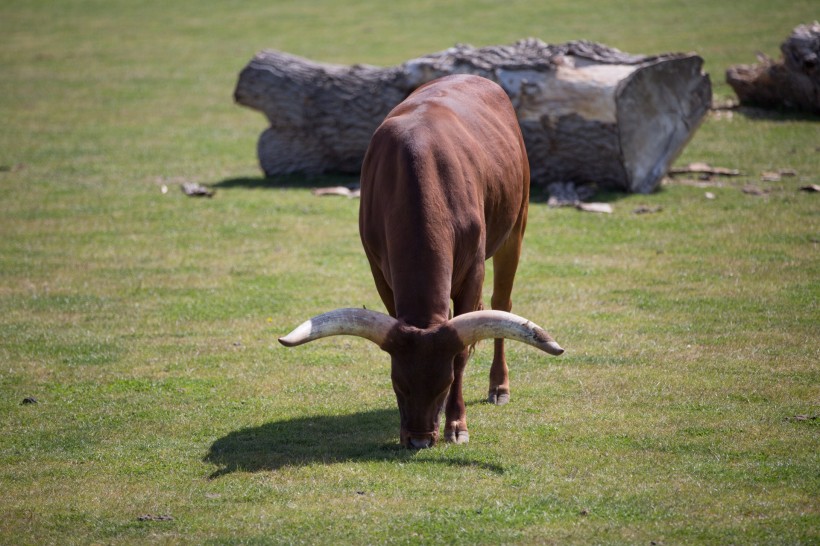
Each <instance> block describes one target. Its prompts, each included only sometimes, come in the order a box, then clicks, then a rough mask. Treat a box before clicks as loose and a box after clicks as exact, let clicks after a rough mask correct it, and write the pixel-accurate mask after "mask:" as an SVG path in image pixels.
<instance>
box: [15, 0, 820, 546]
mask: <svg viewBox="0 0 820 546" xmlns="http://www.w3.org/2000/svg"><path fill="white" fill-rule="evenodd" d="M346 4H348V3H345V2H340V1H330V0H327V1H319V0H299V1H268V2H258V1H252V2H215V1H214V2H192V1H177V2H167V1H166V2H158V1H154V0H147V1H142V2H125V1H111V0H108V1H106V2H101V1H79V0H77V1H73V2H72V1H68V0H49V1H33V0H32V1H22V0H20V1H15V0H6V1H4V2H3V3H2V4H0V75H2V76H0V120H2V124H0V191H2V196H1V197H0V438H2V441H0V490H2V494H0V543H2V544H88V543H96V544H132V543H192V544H203V543H212V544H238V543H253V544H267V543H271V544H279V543H282V544H316V543H327V544H331V543H332V544H339V543H342V544H344V543H350V544H358V543H362V544H364V543H368V544H379V543H395V544H416V543H424V544H439V543H453V544H457V543H463V544H498V543H507V544H509V543H516V544H529V543H546V544H572V543H577V544H646V545H648V544H651V543H655V544H684V543H687V544H689V543H703V544H817V543H819V542H820V501H818V498H820V471H819V470H820V456H819V455H818V453H819V452H820V450H818V447H820V442H819V440H820V427H819V426H818V425H820V420H818V419H817V416H818V415H819V414H820V371H819V369H818V361H820V351H819V350H818V346H817V339H818V334H819V333H820V328H818V323H819V322H820V310H818V300H819V299H820V288H818V279H820V260H818V244H820V204H818V200H817V199H818V198H817V197H816V196H815V195H813V194H808V193H805V192H800V191H799V190H798V188H799V187H800V186H802V185H806V184H820V123H819V122H818V119H817V118H810V117H805V116H796V115H791V114H784V113H761V112H754V111H746V112H745V113H741V112H735V113H734V115H733V117H731V118H728V117H726V116H711V117H710V118H709V119H708V120H707V121H706V122H705V123H704V125H703V126H702V127H701V129H700V130H699V132H698V133H697V135H696V137H695V138H694V139H693V141H692V142H691V144H690V145H689V147H688V148H687V149H686V150H685V152H684V154H683V156H682V157H681V158H680V159H679V162H680V163H687V162H690V161H708V162H710V163H712V164H714V165H719V166H725V167H732V168H738V169H741V170H742V171H743V173H744V175H743V176H741V177H738V178H733V179H730V180H724V181H720V182H721V185H720V186H716V187H710V188H702V187H697V186H694V185H687V184H683V183H680V182H678V183H674V184H670V185H667V186H665V187H664V188H663V189H662V190H661V191H659V192H657V193H655V194H653V195H648V196H623V195H604V196H602V198H603V199H607V200H609V201H611V202H612V204H613V206H614V207H615V212H614V214H612V215H593V214H583V213H579V212H577V211H575V210H567V209H550V208H548V207H547V206H546V204H545V202H544V200H543V199H540V196H538V198H537V199H535V200H534V201H533V203H532V206H531V210H530V223H529V227H528V232H527V237H526V240H525V251H524V257H523V263H522V265H521V268H520V272H519V276H518V279H517V286H516V290H515V292H514V294H513V298H514V306H515V307H514V310H515V311H516V312H518V313H520V314H522V315H525V316H527V317H530V318H531V319H533V320H535V321H536V322H538V323H540V324H542V325H543V326H545V327H546V328H547V329H549V330H550V331H551V333H552V334H553V335H554V336H555V337H556V339H557V340H558V341H559V343H561V345H562V346H564V347H565V348H566V349H567V354H565V355H564V356H562V357H561V358H560V359H553V358H548V357H546V356H544V355H542V354H539V353H537V352H536V351H535V350H533V349H531V348H529V347H526V346H522V345H519V344H510V345H509V360H510V368H511V380H512V389H513V400H512V402H511V403H510V404H509V405H507V406H504V407H501V408H497V407H493V406H489V405H487V404H484V403H482V400H483V399H484V396H485V393H486V387H487V373H488V370H489V365H490V360H491V357H492V354H491V347H490V344H483V345H481V346H479V348H478V350H477V352H476V355H475V357H474V359H473V360H472V361H471V363H470V365H469V366H468V370H467V374H466V386H465V398H466V399H467V402H468V416H469V420H470V432H471V443H470V444H469V445H467V446H448V445H441V446H437V447H435V448H434V449H430V450H425V451H422V452H409V451H406V450H403V449H400V448H399V446H398V411H397V409H396V406H395V398H394V395H393V392H392V388H391V385H390V377H389V359H388V357H387V355H385V354H383V353H381V352H380V351H379V350H378V349H377V348H376V347H374V346H372V344H369V343H367V342H365V341H362V340H357V339H353V338H330V339H327V340H324V341H322V342H317V343H314V344H310V345H307V346H304V347H300V348H297V349H285V348H283V347H280V346H279V344H278V343H276V337H277V336H278V335H282V334H283V333H286V332H287V331H289V329H290V328H292V327H294V326H296V325H297V324H298V323H300V322H301V321H302V320H304V319H306V318H307V317H309V316H311V315H313V314H317V313H320V312H323V311H326V310H329V309H331V308H336V307H343V306H360V305H366V306H367V307H368V308H371V309H382V306H381V303H380V301H379V300H378V296H377V294H376V291H375V288H374V286H373V284H372V280H371V278H370V273H369V270H368V268H367V263H366V260H365V258H364V254H363V252H362V250H361V247H360V243H359V239H358V231H357V223H356V218H357V214H358V202H357V201H355V200H348V199H343V198H338V199H337V198H321V199H320V198H316V197H313V196H312V195H311V194H310V191H309V190H310V188H311V187H313V186H318V185H336V184H339V183H348V182H352V181H355V180H353V179H350V178H342V177H320V178H312V179H303V178H300V177H289V178H284V179H279V180H274V181H270V180H264V179H262V178H261V175H260V172H259V170H258V168H257V165H256V158H255V142H256V137H257V135H258V133H259V132H260V131H261V130H262V129H264V127H265V121H264V119H263V118H262V116H260V115H259V114H258V113H255V112H251V111H249V110H244V109H240V108H238V107H237V106H235V105H233V104H232V100H231V96H232V91H233V85H234V83H235V78H236V76H237V74H238V72H239V70H240V69H241V68H242V67H243V66H244V65H245V63H246V62H247V61H248V60H249V59H250V58H251V56H252V55H253V54H254V53H255V52H256V51H258V50H260V49H263V48H266V47H271V48H277V49H282V50H286V51H290V52H293V53H297V54H300V55H304V56H307V57H310V58H314V59H317V60H322V61H329V62H339V63H354V62H363V63H371V64H381V65H387V64H393V63H398V62H401V61H403V60H405V59H408V58H412V57H416V56H418V55H421V54H424V53H428V52H432V51H438V50H441V49H445V48H447V47H450V46H452V45H453V44H454V43H456V42H466V43H471V44H473V45H476V46H481V45H489V44H497V43H507V42H512V41H514V40H517V39H519V38H523V37H526V36H536V37H539V38H541V39H543V40H545V41H548V42H553V43H558V42H563V41H566V40H572V39H582V38H583V39H590V40H594V41H599V42H603V43H606V44H608V45H611V46H614V47H618V48H619V49H622V50H625V51H628V52H632V53H659V52H663V51H689V50H693V51H697V52H698V53H700V54H701V55H702V56H703V57H704V58H705V59H706V69H707V70H708V71H709V72H710V73H711V75H712V81H713V84H714V89H715V94H716V96H717V97H718V98H721V99H725V98H728V97H730V96H731V90H730V89H729V88H728V87H727V86H726V85H725V83H723V71H724V70H725V68H726V67H727V66H728V65H730V64H735V63H750V62H754V60H755V52H756V51H762V52H764V53H766V54H768V55H771V56H777V55H778V45H779V43H780V42H781V41H782V40H783V39H784V38H785V37H786V36H787V35H788V33H789V32H790V30H791V28H792V27H794V26H795V25H797V24H800V23H805V22H809V21H811V20H812V19H814V18H816V17H817V16H818V13H817V9H816V3H815V2H812V1H809V0H806V1H783V2H778V3H773V2H769V1H763V0H749V1H746V2H743V3H741V4H737V3H730V2H714V1H711V2H709V1H706V0H692V1H689V2H672V1H662V0H639V1H635V2H628V3H625V2H622V3H610V2H604V1H601V0H576V1H570V0H556V1H554V2H549V3H542V2H524V1H520V2H519V1H509V2H503V3H502V2H489V1H472V2H466V1H452V2H432V1H427V0H424V1H421V0H420V1H413V2H403V3H391V4H390V5H389V6H388V5H387V3H382V2H375V1H362V2H357V3H355V4H354V3H350V4H353V5H346ZM441 4H445V5H444V6H442V5H441ZM777 169H794V170H795V171H796V172H797V176H794V177H784V178H783V179H782V181H779V182H762V181H761V180H760V175H761V173H762V172H765V171H772V170H777ZM182 181H193V182H199V183H203V184H207V185H210V186H212V187H214V188H215V189H216V191H217V193H216V196H215V197H214V198H213V199H190V198H187V197H186V196H184V195H183V194H182V192H181V191H179V188H178V186H179V184H180V182H182ZM749 184H753V185H755V186H757V187H759V188H761V189H763V190H766V191H767V192H768V193H765V194H764V195H751V194H747V193H744V192H743V191H741V189H742V188H743V187H744V186H746V185H749ZM163 186H166V187H167V188H168V192H167V193H163V192H162V191H161V188H162V187H163ZM706 192H711V193H712V194H713V195H714V199H707V198H706V197H705V193H706ZM644 205H645V206H649V207H661V208H662V210H661V211H660V212H657V213H654V214H634V213H633V210H635V209H636V208H638V207H639V206H644ZM27 397H34V398H36V400H37V402H38V403H36V404H22V401H23V399H24V398H27Z"/></svg>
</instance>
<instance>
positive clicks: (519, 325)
mask: <svg viewBox="0 0 820 546" xmlns="http://www.w3.org/2000/svg"><path fill="white" fill-rule="evenodd" d="M450 326H452V327H453V328H454V329H455V330H456V333H458V337H459V339H461V341H462V342H463V343H464V345H472V344H473V343H475V342H477V341H480V340H482V339H489V338H507V339H512V340H515V341H520V342H522V343H526V344H527V345H532V346H533V347H536V348H538V349H541V350H542V351H545V352H547V353H549V354H551V355H555V356H558V355H560V354H562V353H563V352H564V349H562V348H561V346H560V345H558V344H557V343H556V342H555V340H554V339H552V336H550V335H549V334H548V333H547V332H546V330H544V329H543V328H541V327H540V326H538V325H536V324H533V323H532V322H530V321H529V320H527V319H525V318H524V317H519V316H518V315H514V314H512V313H507V312H505V311H489V310H488V311H473V312H472V313H464V314H463V315H459V316H457V317H455V318H453V319H452V320H450Z"/></svg>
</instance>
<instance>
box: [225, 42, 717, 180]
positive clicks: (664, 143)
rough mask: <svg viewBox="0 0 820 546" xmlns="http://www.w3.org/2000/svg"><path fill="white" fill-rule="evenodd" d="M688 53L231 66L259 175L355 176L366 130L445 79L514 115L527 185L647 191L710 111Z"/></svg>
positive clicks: (277, 55) (499, 51) (511, 48)
mask: <svg viewBox="0 0 820 546" xmlns="http://www.w3.org/2000/svg"><path fill="white" fill-rule="evenodd" d="M702 65H703V59H701V58H700V57H699V56H697V55H694V54H664V55H656V56H643V55H630V54H627V53H623V52H621V51H618V50H616V49H612V48H609V47H607V46H604V45H600V44H595V43H591V42H586V41H577V42H569V43H566V44H560V45H549V44H546V43H544V42H542V41H540V40H536V39H532V38H530V39H526V40H521V41H519V42H517V43H515V44H513V45H506V46H490V47H484V48H479V49H476V48H473V47H471V46H466V45H457V46H455V47H453V48H450V49H447V50H445V51H441V52H438V53H433V54H430V55H426V56H423V57H419V58H417V59H412V60H409V61H407V62H405V63H403V64H401V65H398V66H393V67H387V68H380V67H375V66H366V65H352V66H342V65H332V64H324V63H317V62H313V61H310V60H308V59H304V58H301V57H297V56H294V55H290V54H288V53H283V52H280V51H272V50H266V51H262V52H260V53H259V54H257V55H256V56H255V57H254V58H253V59H252V60H251V61H250V63H249V64H248V65H247V66H246V67H245V68H244V70H242V72H241V73H240V75H239V81H238V83H237V86H236V91H235V93H234V97H235V100H236V102H238V103H239V104H242V105H244V106H248V107H250V108H253V109H256V110H259V111H261V112H263V113H264V114H265V116H266V117H267V119H268V122H269V123H270V127H268V128H267V129H266V130H265V131H264V132H263V133H262V134H261V136H260V138H259V144H258V155H259V161H260V165H261V167H262V170H263V171H264V172H265V174H266V175H267V176H275V175H281V174H288V173H305V174H319V173H325V172H346V173H356V172H358V171H359V169H360V167H361V163H362V159H363V157H364V153H365V150H366V149H367V145H368V143H369V141H370V137H371V135H372V134H373V131H374V130H375V129H376V127H377V126H378V125H379V124H380V123H381V121H382V120H383V119H384V117H385V116H386V115H387V114H388V112H390V110H391V109H392V108H393V107H394V106H396V105H397V104H398V103H399V102H401V101H402V100H403V99H404V98H405V97H407V95H409V94H410V93H411V92H412V91H413V90H414V89H416V88H417V87H419V86H420V85H422V84H424V83H426V82H429V81H431V80H434V79H436V78H438V77H441V76H445V75H448V74H455V73H471V74H477V75H480V76H483V77H486V78H488V79H490V80H493V81H495V82H496V83H498V84H499V85H501V87H502V88H503V89H504V90H505V91H506V92H507V94H508V95H509V96H510V99H511V100H512V103H513V106H514V107H515V109H516V111H517V113H518V119H519V122H520V124H521V129H522V132H523V134H524V140H525V142H526V146H527V153H528V154H529V159H530V166H531V170H532V179H533V182H534V183H535V184H541V185H544V186H546V185H548V184H550V183H552V182H573V183H575V184H588V183H594V184H597V185H598V186H599V187H604V188H609V189H616V190H622V191H627V192H637V193H649V192H651V191H653V190H654V189H655V188H656V187H657V186H658V184H659V183H660V181H661V179H662V178H663V176H664V174H665V173H666V171H667V169H668V168H669V166H670V164H671V163H672V162H673V161H674V159H675V158H676V157H677V155H678V154H679V153H680V151H681V150H682V149H683V147H684V146H685V145H686V143H687V142H688V141H689V139H690V138H691V137H692V135H693V134H694V132H695V130H696V129H697V127H698V126H699V125H700V123H701V121H702V119H703V117H704V116H705V114H706V112H707V111H708V109H709V107H710V105H711V96H712V92H711V84H710V81H709V77H708V75H706V74H704V73H703V72H702V70H701V69H702Z"/></svg>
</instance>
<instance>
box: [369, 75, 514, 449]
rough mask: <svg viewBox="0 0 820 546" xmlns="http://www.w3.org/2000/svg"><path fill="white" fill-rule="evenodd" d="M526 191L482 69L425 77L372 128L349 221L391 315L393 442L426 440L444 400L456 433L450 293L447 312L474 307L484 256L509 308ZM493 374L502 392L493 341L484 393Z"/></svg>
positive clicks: (497, 301)
mask: <svg viewBox="0 0 820 546" xmlns="http://www.w3.org/2000/svg"><path fill="white" fill-rule="evenodd" d="M528 198H529V167H528V163H527V154H526V150H525V148H524V142H523V139H522V137H521V131H520V129H519V125H518V121H517V119H516V115H515V111H514V110H513V107H512V105H511V104H510V101H509V99H508V97H507V95H506V94H505V93H504V91H503V90H502V89H501V88H500V87H499V86H498V85H496V84H495V83H493V82H491V81H489V80H487V79H484V78H480V77H477V76H471V75H456V76H449V77H446V78H442V79H439V80H435V81H433V82H431V83H429V84H427V85H426V86H424V87H421V88H419V89H417V90H416V91H415V92H414V93H413V94H411V95H410V96H409V97H408V98H407V99H406V100H405V101H404V102H402V103H401V104H399V105H398V106H397V107H396V108H395V109H394V110H393V111H392V112H391V113H390V114H389V115H388V116H387V118H386V119H385V120H384V122H383V123H382V124H381V126H380V127H379V128H378V129H377V130H376V132H375V133H374V135H373V138H372V140H371V143H370V146H369V148H368V151H367V154H366V156H365V159H364V164H363V167H362V176H361V208H360V211H359V229H360V234H361V238H362V244H363V245H364V249H365V252H366V254H367V258H368V260H369V262H370V267H371V270H372V273H373V278H374V280H375V283H376V287H377V289H378V291H379V295H380V296H381V298H382V300H383V301H384V304H385V306H386V307H387V310H388V312H389V313H390V315H392V316H393V317H395V318H396V319H398V321H399V323H398V326H397V331H396V332H395V333H394V334H393V335H391V340H392V341H389V342H388V343H387V344H386V345H385V346H384V347H383V348H384V349H385V350H387V351H388V352H390V354H391V357H392V377H393V386H394V390H395V391H396V396H397V400H398V403H399V409H400V413H401V421H402V443H404V444H405V445H410V446H412V447H419V446H424V445H431V444H432V443H434V442H435V441H436V439H437V437H438V416H439V413H440V411H441V409H442V407H444V405H445V404H446V415H447V425H446V431H447V434H448V439H454V440H455V441H459V438H460V437H461V436H463V439H464V441H466V438H467V425H466V414H465V410H464V402H463V398H462V394H461V377H462V373H463V370H464V366H465V364H466V360H467V351H466V349H464V347H463V345H460V344H459V343H458V340H457V339H455V340H454V339H453V338H452V336H451V335H448V334H447V331H446V330H447V328H446V325H445V323H446V322H447V320H448V315H449V312H450V300H452V301H453V311H454V314H455V315H460V314H463V313H467V312H470V311H475V310H477V309H480V308H481V290H482V284H483V281H484V261H485V260H486V259H488V258H490V257H493V256H496V258H495V261H494V266H495V271H494V273H495V282H494V293H493V298H492V307H493V309H500V310H503V311H509V310H510V306H511V302H510V291H511V290H512V283H513V277H514V276H515V269H516V267H517V263H518V257H519V253H520V246H521V238H522V237H523V233H524V227H525V225H526V216H527V203H528ZM434 331H435V332H434ZM432 332H434V333H435V335H434V334H433V333H432ZM493 375H495V376H496V377H495V378H493ZM493 383H495V387H496V388H498V389H499V392H501V391H504V389H507V390H506V391H504V392H506V393H508V380H507V372H506V363H505V362H504V355H503V341H502V340H496V355H495V359H494V362H493V369H492V370H491V397H492V389H493ZM448 393H449V396H448Z"/></svg>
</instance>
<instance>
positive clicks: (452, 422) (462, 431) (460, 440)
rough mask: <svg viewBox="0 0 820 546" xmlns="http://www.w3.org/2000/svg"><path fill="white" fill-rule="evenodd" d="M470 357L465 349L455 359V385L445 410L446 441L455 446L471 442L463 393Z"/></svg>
mask: <svg viewBox="0 0 820 546" xmlns="http://www.w3.org/2000/svg"><path fill="white" fill-rule="evenodd" d="M469 356H470V352H469V349H465V350H463V351H462V352H460V353H459V354H457V355H456V357H455V358H454V359H453V384H452V385H451V386H450V393H449V394H448V395H447V404H446V407H445V410H444V418H445V422H446V425H445V427H444V439H445V440H446V441H448V442H452V443H455V444H466V443H467V442H469V441H470V433H469V432H467V408H466V407H465V405H464V395H463V394H462V391H461V385H462V379H463V377H464V368H466V367H467V358H468V357H469Z"/></svg>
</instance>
